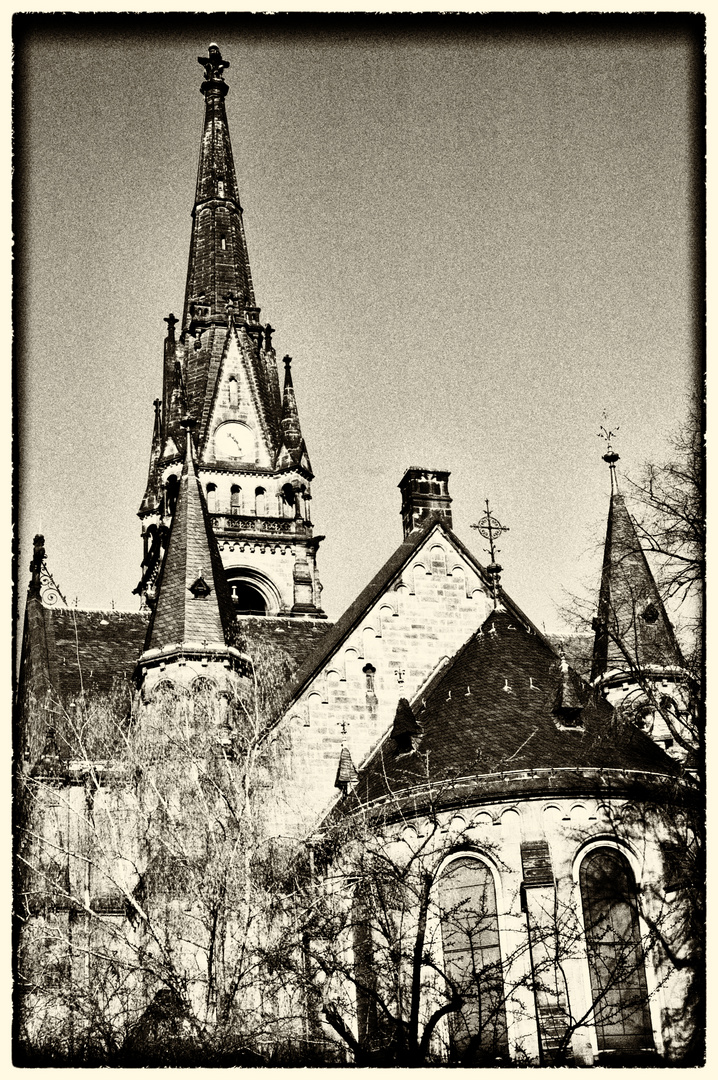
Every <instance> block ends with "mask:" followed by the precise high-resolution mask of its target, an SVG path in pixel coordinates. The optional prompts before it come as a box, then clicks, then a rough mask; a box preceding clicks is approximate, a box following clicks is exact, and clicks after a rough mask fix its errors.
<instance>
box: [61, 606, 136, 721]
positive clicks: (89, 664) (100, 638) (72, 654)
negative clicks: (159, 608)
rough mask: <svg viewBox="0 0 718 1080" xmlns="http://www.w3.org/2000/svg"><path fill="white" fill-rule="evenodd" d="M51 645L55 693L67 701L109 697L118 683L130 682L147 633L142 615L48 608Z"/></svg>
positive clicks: (128, 612) (127, 612) (124, 612)
mask: <svg viewBox="0 0 718 1080" xmlns="http://www.w3.org/2000/svg"><path fill="white" fill-rule="evenodd" d="M44 619H45V625H46V627H47V629H48V630H49V632H50V633H49V636H50V637H51V638H52V639H54V640H53V641H52V644H51V652H52V660H53V664H52V673H53V683H55V689H56V691H57V693H58V694H59V696H60V698H61V699H62V700H63V701H67V700H73V699H74V698H77V697H78V696H79V694H80V690H81V687H82V688H83V689H84V691H85V693H88V692H100V693H105V692H107V691H109V690H111V689H112V687H113V685H114V684H115V683H116V680H120V681H125V680H128V681H129V680H130V679H131V677H132V672H133V671H134V667H135V664H136V663H137V658H138V657H139V655H140V653H141V652H142V647H143V645H144V640H145V634H146V633H147V614H146V613H145V612H143V611H78V610H77V609H75V608H54V609H52V610H50V609H48V608H45V609H44Z"/></svg>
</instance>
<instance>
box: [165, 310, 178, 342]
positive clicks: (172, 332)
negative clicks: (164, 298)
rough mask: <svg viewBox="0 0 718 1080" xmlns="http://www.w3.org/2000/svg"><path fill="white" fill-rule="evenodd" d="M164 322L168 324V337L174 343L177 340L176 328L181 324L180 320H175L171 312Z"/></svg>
mask: <svg viewBox="0 0 718 1080" xmlns="http://www.w3.org/2000/svg"><path fill="white" fill-rule="evenodd" d="M163 322H166V323H167V337H168V338H169V339H170V341H174V339H175V326H176V325H177V323H178V322H179V319H177V318H175V316H174V315H173V313H172V312H171V311H170V313H169V315H168V316H167V318H166V319H164V320H163Z"/></svg>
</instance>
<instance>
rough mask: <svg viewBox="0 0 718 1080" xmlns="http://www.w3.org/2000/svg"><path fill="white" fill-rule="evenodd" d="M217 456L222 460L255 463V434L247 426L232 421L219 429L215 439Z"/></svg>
mask: <svg viewBox="0 0 718 1080" xmlns="http://www.w3.org/2000/svg"><path fill="white" fill-rule="evenodd" d="M214 451H215V455H216V456H217V457H218V458H221V459H222V460H225V459H226V458H236V459H237V460H239V461H254V459H255V452H254V433H253V432H252V430H251V428H248V427H247V425H246V424H240V423H238V422H237V421H231V422H230V423H227V424H222V425H221V427H218V428H217V431H216V434H215V437H214Z"/></svg>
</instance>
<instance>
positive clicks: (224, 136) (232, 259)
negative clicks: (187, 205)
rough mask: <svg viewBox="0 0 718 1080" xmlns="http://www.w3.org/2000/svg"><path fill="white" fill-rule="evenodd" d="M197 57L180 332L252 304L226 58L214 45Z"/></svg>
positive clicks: (220, 320) (196, 328) (219, 320)
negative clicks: (198, 129)
mask: <svg viewBox="0 0 718 1080" xmlns="http://www.w3.org/2000/svg"><path fill="white" fill-rule="evenodd" d="M197 59H198V61H199V63H200V64H202V66H203V67H204V71H205V80H204V82H203V83H202V86H201V87H200V90H201V92H202V94H203V95H204V99H205V112H204V129H203V132H202V143H201V146H200V155H199V167H198V170H197V189H196V192H195V200H194V208H193V210H192V218H193V222H192V242H191V246H190V257H189V268H188V272H187V288H186V292H185V304H184V313H183V317H182V331H187V330H188V329H189V328H192V330H193V331H194V332H196V331H201V330H202V329H204V328H207V327H209V326H211V325H213V324H220V325H222V326H226V325H227V312H226V307H227V302H228V300H229V299H230V298H231V299H232V300H234V301H235V302H236V303H237V304H238V306H239V308H240V310H242V309H245V308H248V307H249V308H253V307H254V306H255V302H254V288H253V286H252V275H251V273H250V269H249V257H248V254H247V242H246V239H245V236H244V227H243V225H242V207H241V206H240V203H239V190H238V188H237V176H236V173H235V170H234V158H233V156H232V144H231V142H230V138H229V127H228V125H227V115H226V113H225V110H224V99H225V97H226V95H227V93H228V90H229V88H228V86H227V84H226V83H225V81H224V70H225V69H226V68H228V67H229V61H227V60H223V59H222V55H221V53H220V51H219V49H218V48H217V46H216V45H214V44H213V45H210V47H209V55H208V56H207V57H198V58H197Z"/></svg>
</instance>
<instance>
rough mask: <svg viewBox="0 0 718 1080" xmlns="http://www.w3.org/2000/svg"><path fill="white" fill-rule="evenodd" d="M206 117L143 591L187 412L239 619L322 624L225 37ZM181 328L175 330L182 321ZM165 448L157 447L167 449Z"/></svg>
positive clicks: (301, 448) (169, 363) (207, 86)
mask: <svg viewBox="0 0 718 1080" xmlns="http://www.w3.org/2000/svg"><path fill="white" fill-rule="evenodd" d="M198 59H199V62H200V64H201V65H202V67H203V69H204V76H205V77H204V81H203V82H202V85H201V87H200V90H201V93H202V95H203V96H204V99H205V117H204V125H203V130H202V138H201V143H200V154H199V166H198V171H197V185H196V190H195V199H194V207H193V209H192V236H191V242H190V253H189V265H188V270H187V284H186V290H185V299H184V306H183V314H182V319H181V320H178V319H177V318H175V316H174V315H172V314H170V315H169V316H168V317H167V318H166V319H165V321H166V323H167V334H166V338H165V343H164V364H163V370H164V389H163V395H162V404H161V412H160V416H159V437H158V436H157V434H156V433H155V436H154V437H153V442H152V450H151V455H150V469H149V478H148V482H147V487H146V491H145V495H144V498H143V500H142V505H141V507H140V511H139V516H140V518H141V520H142V531H143V538H144V542H145V550H144V560H143V576H142V580H141V581H140V583H139V585H138V586H137V589H136V591H137V592H138V593H140V595H141V596H142V597H143V599H144V600H145V602H146V603H147V605H148V606H150V607H151V606H152V604H153V603H154V600H155V594H156V590H157V582H158V579H159V575H160V568H161V566H162V562H163V560H164V557H165V553H166V536H167V529H168V527H169V524H170V521H171V518H172V513H173V510H174V504H175V501H176V492H175V487H176V483H177V480H178V479H179V473H180V471H181V467H182V459H183V456H184V451H185V435H184V431H183V429H182V423H181V421H182V417H183V415H184V414H185V413H186V412H188V413H189V414H190V415H192V416H193V417H194V418H195V419H196V421H197V428H196V431H195V433H194V439H195V444H196V448H197V473H198V476H199V478H200V481H201V483H202V487H203V489H204V491H205V494H206V500H207V504H208V512H209V515H210V520H211V524H212V529H213V531H214V534H215V536H216V537H217V539H218V541H219V545H220V551H221V555H222V560H223V562H224V565H225V567H226V569H227V570H228V574H229V579H230V584H231V592H232V596H233V601H234V605H235V609H236V612H237V614H241V615H246V614H249V615H255V616H256V615H263V616H264V615H270V616H274V617H277V616H279V617H285V616H287V615H294V616H298V615H299V616H302V618H307V617H319V618H324V615H323V612H322V610H321V603H320V595H321V585H320V582H319V579H318V576H317V569H316V551H317V547H318V545H319V543H320V541H321V539H322V538H321V537H315V536H314V533H313V526H312V522H311V519H310V513H309V508H310V500H311V491H310V487H311V481H312V479H313V474H312V471H311V464H310V461H309V456H308V454H307V450H306V446H305V444H304V440H303V438H302V432H301V427H300V423H299V414H298V410H297V403H296V397H295V392H294V386H293V382H292V376H291V373H290V371H289V365H288V362H287V361H288V358H287V360H285V364H286V374H285V382H284V393H283V394H282V391H281V390H280V383H279V377H278V373H277V358H276V353H275V350H274V346H273V344H272V335H273V333H274V327H272V326H270V324H269V323H267V324H265V325H263V324H262V323H260V320H259V316H260V308H259V307H258V306H257V304H256V300H255V295H254V286H253V283H252V274H251V270H250V265H249V255H248V252H247V242H246V238H245V234H244V225H243V221H242V213H243V211H242V206H241V204H240V200H239V188H238V185H237V177H236V172H235V165H234V157H233V153H232V145H231V141H230V136H229V127H228V123H227V114H226V111H225V97H226V95H227V93H228V86H227V84H226V82H225V80H224V73H225V71H226V69H227V68H228V67H229V62H228V61H227V60H225V59H223V57H222V55H221V52H220V50H219V48H218V47H217V45H215V44H212V45H210V47H209V50H208V54H207V56H204V57H199V58H198ZM178 322H179V327H178V330H179V333H178V334H176V332H175V326H176V324H177V323H178ZM158 443H159V444H160V449H159V450H158Z"/></svg>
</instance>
